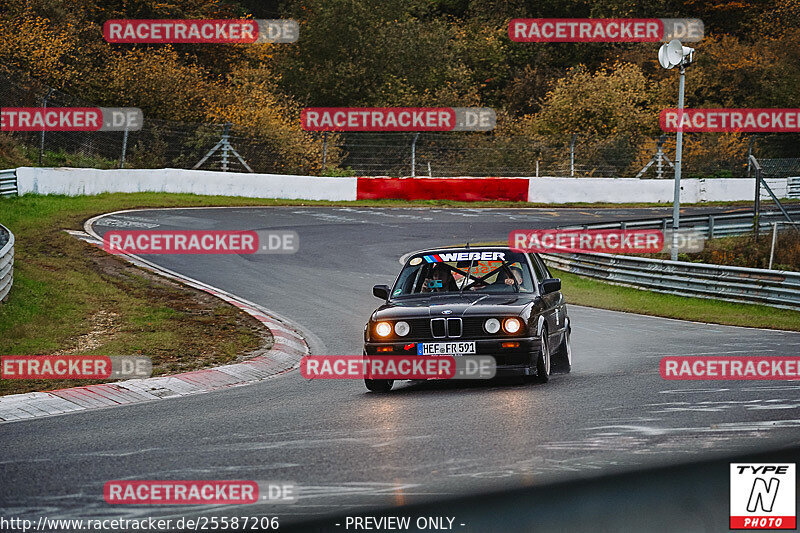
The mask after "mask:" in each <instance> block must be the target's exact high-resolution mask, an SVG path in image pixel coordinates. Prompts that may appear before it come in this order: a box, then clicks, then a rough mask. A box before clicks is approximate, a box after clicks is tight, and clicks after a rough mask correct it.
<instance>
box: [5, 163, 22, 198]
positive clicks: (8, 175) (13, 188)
mask: <svg viewBox="0 0 800 533" xmlns="http://www.w3.org/2000/svg"><path fill="white" fill-rule="evenodd" d="M17 194H19V190H18V189H17V169H15V168H12V169H9V170H0V197H3V196H6V197H8V196H16V195H17Z"/></svg>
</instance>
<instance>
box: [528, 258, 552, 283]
mask: <svg viewBox="0 0 800 533" xmlns="http://www.w3.org/2000/svg"><path fill="white" fill-rule="evenodd" d="M528 256H529V257H530V258H531V264H532V265H533V271H534V272H535V273H536V281H537V283H541V282H542V281H544V280H545V279H547V277H548V276H547V271H546V270H545V268H544V266H543V265H542V263H541V262H540V261H539V258H538V257H536V256H535V255H534V254H528Z"/></svg>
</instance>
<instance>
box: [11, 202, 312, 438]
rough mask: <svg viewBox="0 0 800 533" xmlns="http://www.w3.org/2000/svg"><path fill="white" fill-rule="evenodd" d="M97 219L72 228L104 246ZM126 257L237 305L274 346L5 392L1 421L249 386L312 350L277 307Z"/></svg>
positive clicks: (284, 369) (285, 368)
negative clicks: (141, 373) (235, 356)
mask: <svg viewBox="0 0 800 533" xmlns="http://www.w3.org/2000/svg"><path fill="white" fill-rule="evenodd" d="M103 216H105V215H103ZM96 218H99V217H95V218H93V219H90V220H88V221H87V222H86V224H85V225H84V227H85V228H86V230H87V232H86V233H83V232H75V231H71V232H69V233H71V234H72V235H75V236H76V237H78V238H81V239H83V240H85V241H87V242H90V243H92V244H94V245H97V246H102V241H101V240H100V238H99V236H98V235H97V234H96V233H94V231H93V230H92V229H91V224H92V222H93V221H94V220H95V219H96ZM121 257H124V258H125V259H127V260H128V261H130V262H131V263H133V264H135V265H137V266H140V267H142V268H146V269H147V270H150V271H153V272H156V273H157V274H159V275H161V276H164V277H166V278H170V279H173V280H175V281H178V282H180V283H182V284H184V285H188V286H189V287H193V288H195V289H199V290H201V291H204V292H207V293H209V294H212V295H214V296H216V297H217V298H220V299H222V300H224V301H226V302H228V303H230V304H232V305H235V306H236V307H238V308H239V309H241V310H242V311H244V312H245V313H247V314H249V315H251V316H252V317H254V318H255V319H256V320H258V321H259V322H261V323H262V324H264V325H265V326H266V327H267V328H269V330H270V332H272V336H273V338H274V344H273V346H272V348H271V349H270V350H269V351H268V352H267V353H266V354H265V355H260V356H256V357H253V358H252V359H249V360H247V361H243V362H241V363H235V364H230V365H224V366H218V367H215V368H208V369H203V370H194V371H192V372H185V373H183V374H175V375H172V376H163V377H153V378H145V379H130V380H126V381H119V382H115V383H102V384H98V385H87V386H85V387H73V388H69V389H60V390H53V391H48V392H29V393H25V394H12V395H9V396H3V397H0V423H5V422H13V421H19V420H27V419H31V418H39V417H44V416H52V415H60V414H66V413H77V412H83V411H88V410H91V409H103V408H107V407H117V406H120V405H130V404H136V403H142V402H149V401H154V400H161V399H166V398H177V397H181V396H187V395H189V394H199V393H204V392H211V391H214V390H219V389H223V388H227V387H236V386H241V385H247V384H250V383H255V382H258V381H263V380H265V379H268V378H271V377H274V376H276V375H279V374H283V373H285V372H288V371H290V370H293V369H295V368H298V367H299V366H300V359H301V358H302V357H303V356H304V355H307V354H309V353H310V349H309V346H308V343H307V342H306V339H305V338H304V337H303V335H302V334H301V333H300V332H299V331H298V328H297V326H295V325H293V324H291V323H290V321H288V320H286V319H284V318H281V317H278V316H277V315H276V314H275V313H273V312H272V311H269V310H268V309H266V308H264V307H262V306H260V305H258V304H255V303H253V302H249V301H247V300H245V299H243V298H240V297H238V296H235V295H233V294H231V293H229V292H226V291H223V290H221V289H217V288H215V287H212V286H210V285H206V284H205V283H202V282H200V281H197V280H195V279H192V278H188V277H186V276H183V275H181V274H178V273H177V272H173V271H171V270H169V269H166V268H163V267H160V266H158V265H155V264H154V263H151V262H150V261H147V260H145V259H142V258H141V257H137V256H133V255H122V256H121Z"/></svg>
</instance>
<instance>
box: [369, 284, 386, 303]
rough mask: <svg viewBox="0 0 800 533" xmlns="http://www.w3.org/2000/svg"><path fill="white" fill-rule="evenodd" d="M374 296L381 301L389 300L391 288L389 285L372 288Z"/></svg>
mask: <svg viewBox="0 0 800 533" xmlns="http://www.w3.org/2000/svg"><path fill="white" fill-rule="evenodd" d="M372 294H373V296H376V297H378V298H380V299H381V300H388V299H389V286H388V285H375V286H374V287H372Z"/></svg>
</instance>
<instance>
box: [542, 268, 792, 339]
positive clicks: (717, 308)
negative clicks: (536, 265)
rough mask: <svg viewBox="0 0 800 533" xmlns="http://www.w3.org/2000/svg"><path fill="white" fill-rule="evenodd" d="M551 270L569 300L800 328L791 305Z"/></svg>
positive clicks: (716, 320) (720, 321) (652, 312)
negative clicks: (658, 289)
mask: <svg viewBox="0 0 800 533" xmlns="http://www.w3.org/2000/svg"><path fill="white" fill-rule="evenodd" d="M550 270H551V271H552V272H553V275H554V276H557V277H559V278H561V283H562V290H563V292H564V296H565V297H566V298H567V302H568V303H570V304H576V305H585V306H588V307H600V308H603V309H613V310H615V311H628V312H630V313H639V314H643V315H653V316H663V317H667V318H677V319H680V320H693V321H697V322H710V323H714V324H727V325H730V326H746V327H757V328H768V329H783V330H791V331H800V312H798V311H792V310H790V309H777V308H774V307H768V306H764V305H748V304H741V303H735V302H723V301H720V300H709V299H705V298H690V297H686V296H675V295H673V294H663V293H659V292H651V291H646V290H640V289H634V288H631V287H623V286H619V285H612V284H610V283H605V282H602V281H598V280H594V279H590V278H584V277H581V276H578V275H575V274H572V273H569V272H565V271H563V270H557V269H554V268H551V269H550Z"/></svg>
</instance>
